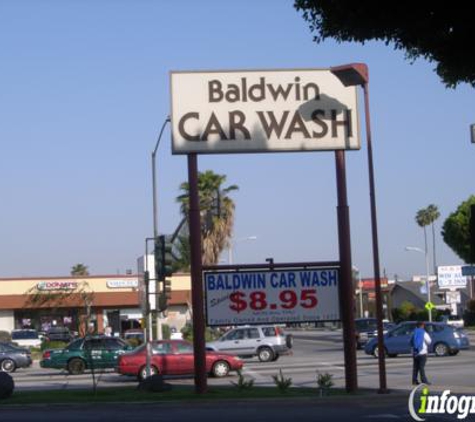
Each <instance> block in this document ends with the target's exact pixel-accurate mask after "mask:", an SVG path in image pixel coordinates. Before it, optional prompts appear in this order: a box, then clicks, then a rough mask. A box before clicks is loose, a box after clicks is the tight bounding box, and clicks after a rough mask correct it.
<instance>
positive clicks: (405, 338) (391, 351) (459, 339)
mask: <svg viewBox="0 0 475 422" xmlns="http://www.w3.org/2000/svg"><path fill="white" fill-rule="evenodd" d="M416 325H417V322H416V321H408V322H402V323H401V324H399V325H398V326H396V328H394V329H392V330H391V331H389V332H388V333H386V334H385V335H384V338H383V341H384V349H385V353H386V354H387V355H388V356H389V357H395V356H397V355H400V354H409V353H411V352H412V351H411V344H410V339H411V336H412V333H413V332H414V329H415V328H416ZM425 329H426V331H427V332H428V333H429V335H430V337H431V339H432V343H431V344H430V346H429V353H435V355H436V356H447V355H456V354H457V353H458V352H459V351H460V350H465V349H468V348H469V347H470V342H469V339H468V337H467V335H466V334H465V332H464V331H463V330H462V329H460V328H455V327H452V326H450V325H448V324H445V323H442V322H426V323H425ZM365 353H367V354H368V355H374V356H378V339H377V338H373V339H371V340H370V341H368V343H366V346H365Z"/></svg>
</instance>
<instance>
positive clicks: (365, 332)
mask: <svg viewBox="0 0 475 422" xmlns="http://www.w3.org/2000/svg"><path fill="white" fill-rule="evenodd" d="M395 326H396V324H394V323H393V322H389V321H383V334H386V333H387V332H388V331H389V330H391V329H392V328H394V327H395ZM355 328H356V348H357V349H362V348H364V346H365V344H366V343H367V342H368V341H369V340H370V339H372V338H373V337H377V335H378V320H377V319H376V318H357V319H355Z"/></svg>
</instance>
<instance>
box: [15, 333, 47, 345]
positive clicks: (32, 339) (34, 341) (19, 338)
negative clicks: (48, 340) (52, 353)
mask: <svg viewBox="0 0 475 422" xmlns="http://www.w3.org/2000/svg"><path fill="white" fill-rule="evenodd" d="M41 341H42V339H41V337H40V335H39V334H38V331H36V330H33V329H19V330H13V331H12V342H13V343H16V344H17V345H18V346H20V347H40V346H41Z"/></svg>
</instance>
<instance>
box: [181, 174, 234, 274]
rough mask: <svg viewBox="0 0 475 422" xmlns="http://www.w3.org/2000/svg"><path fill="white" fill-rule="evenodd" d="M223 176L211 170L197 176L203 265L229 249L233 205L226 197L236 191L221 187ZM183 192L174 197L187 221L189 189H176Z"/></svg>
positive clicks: (215, 261) (232, 224)
mask: <svg viewBox="0 0 475 422" xmlns="http://www.w3.org/2000/svg"><path fill="white" fill-rule="evenodd" d="M225 182H226V176H225V175H221V174H216V173H214V172H213V171H211V170H207V171H205V172H204V173H201V172H200V173H199V174H198V193H199V200H200V212H201V239H202V242H201V243H202V259H203V264H204V265H213V264H216V263H217V262H218V259H219V255H220V254H221V252H222V251H223V250H224V249H225V248H227V247H228V246H229V241H230V239H231V237H232V231H233V226H234V210H235V204H234V201H233V200H232V199H231V198H230V197H229V196H228V195H229V193H230V192H232V191H235V190H237V189H239V188H238V187H237V186H236V185H231V186H227V187H224V186H223V185H224V183H225ZM180 190H181V191H182V192H183V193H182V194H181V195H179V196H178V197H177V201H178V202H179V203H180V210H181V213H182V215H183V217H184V218H186V219H187V218H188V213H189V204H190V187H189V184H188V183H187V182H184V183H182V184H181V185H180Z"/></svg>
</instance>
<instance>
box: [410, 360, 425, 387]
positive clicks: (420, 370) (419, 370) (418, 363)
mask: <svg viewBox="0 0 475 422" xmlns="http://www.w3.org/2000/svg"><path fill="white" fill-rule="evenodd" d="M426 362H427V355H417V356H414V360H413V364H412V383H413V384H417V383H418V379H417V376H418V374H420V375H421V382H423V383H427V382H428V381H427V377H426V371H425V366H426Z"/></svg>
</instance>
